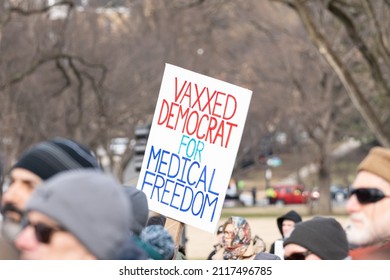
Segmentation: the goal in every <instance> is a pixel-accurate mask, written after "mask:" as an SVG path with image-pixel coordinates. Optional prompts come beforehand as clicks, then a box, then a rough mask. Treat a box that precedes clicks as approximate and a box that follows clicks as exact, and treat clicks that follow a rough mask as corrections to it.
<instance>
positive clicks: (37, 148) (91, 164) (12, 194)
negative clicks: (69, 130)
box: [0, 137, 100, 259]
mask: <svg viewBox="0 0 390 280" xmlns="http://www.w3.org/2000/svg"><path fill="white" fill-rule="evenodd" d="M81 168H93V169H100V166H99V163H98V161H97V159H96V158H95V156H94V155H93V153H92V152H91V151H90V150H89V149H88V148H87V147H85V146H84V145H82V144H80V143H78V142H76V141H73V140H71V139H66V138H60V137H57V138H53V139H51V140H48V141H43V142H39V143H37V144H35V145H34V146H32V147H31V148H29V149H27V150H26V151H24V153H22V155H21V156H20V158H19V159H18V161H17V162H16V163H15V164H14V166H13V167H12V168H11V171H10V172H9V174H8V175H9V179H10V180H9V181H10V184H9V186H8V188H7V189H6V190H5V192H4V193H3V195H2V199H1V214H2V222H1V225H0V228H1V230H0V231H1V238H0V243H9V244H3V245H2V246H3V247H5V248H7V249H8V250H7V251H8V253H7V254H3V255H2V256H4V258H5V259H6V258H7V257H6V256H9V258H10V259H13V258H14V256H16V255H18V254H19V253H18V252H17V251H16V248H15V245H14V244H13V241H14V238H15V236H16V235H17V234H18V233H19V232H20V230H21V222H22V218H23V216H24V210H25V205H26V203H27V201H28V199H29V198H30V196H31V194H32V193H33V191H34V190H35V189H36V187H37V186H38V185H39V184H40V183H42V182H43V181H44V180H46V179H49V178H50V177H52V176H54V175H56V174H57V173H59V172H62V171H66V170H72V169H81ZM12 251H13V252H12Z"/></svg>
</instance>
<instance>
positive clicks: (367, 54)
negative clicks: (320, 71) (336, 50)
mask: <svg viewBox="0 0 390 280" xmlns="http://www.w3.org/2000/svg"><path fill="white" fill-rule="evenodd" d="M328 9H329V11H330V12H331V13H332V14H333V15H335V16H336V18H338V19H339V20H340V21H341V22H342V23H343V25H344V27H345V29H346V31H347V33H348V35H349V38H350V39H351V40H352V43H353V44H354V45H355V46H356V47H357V48H358V49H359V50H360V52H361V53H362V55H363V57H364V58H365V59H366V61H367V63H368V65H369V67H370V70H371V71H370V72H371V75H372V77H373V79H374V80H375V81H376V85H378V86H379V88H380V91H381V95H385V96H390V89H389V88H388V86H387V84H386V82H385V79H384V78H383V75H382V71H381V69H380V67H379V65H378V63H377V60H376V58H375V56H374V54H373V53H372V52H371V51H370V49H369V48H368V47H367V45H366V44H365V42H364V41H363V39H362V38H361V37H360V35H359V34H358V32H357V31H356V28H355V25H354V23H353V21H352V20H351V19H350V18H349V17H348V15H347V14H346V13H344V11H343V10H342V9H340V8H339V7H337V4H336V2H335V1H330V2H329V4H328Z"/></svg>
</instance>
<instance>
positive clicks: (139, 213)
mask: <svg viewBox="0 0 390 280" xmlns="http://www.w3.org/2000/svg"><path fill="white" fill-rule="evenodd" d="M124 190H125V194H126V196H127V197H128V199H129V201H130V205H131V206H132V207H133V209H132V213H133V215H132V216H130V230H131V231H132V232H133V233H134V234H136V235H140V233H141V231H142V230H143V229H144V228H145V226H146V224H147V222H148V218H149V206H148V199H147V198H146V195H145V193H144V192H143V191H140V190H139V189H137V188H136V187H127V186H125V187H124Z"/></svg>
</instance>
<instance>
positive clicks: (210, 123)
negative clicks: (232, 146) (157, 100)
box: [157, 77, 237, 148]
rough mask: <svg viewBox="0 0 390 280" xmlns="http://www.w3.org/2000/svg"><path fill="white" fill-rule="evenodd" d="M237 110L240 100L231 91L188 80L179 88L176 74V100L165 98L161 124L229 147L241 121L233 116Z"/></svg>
mask: <svg viewBox="0 0 390 280" xmlns="http://www.w3.org/2000/svg"><path fill="white" fill-rule="evenodd" d="M236 111H237V100H236V98H235V97H234V96H233V95H231V94H226V93H223V92H220V91H217V90H215V91H214V92H213V93H210V90H209V88H208V87H203V88H202V89H200V87H199V86H198V85H197V84H196V83H191V82H188V81H184V82H183V84H182V85H181V87H180V89H179V85H178V79H177V77H176V78H175V98H174V102H168V101H167V100H166V99H163V101H162V105H161V108H160V113H159V117H158V122H157V124H158V125H165V126H166V127H167V128H169V129H173V130H178V131H180V132H181V133H186V134H187V135H189V136H194V137H196V138H197V139H199V140H204V141H207V142H209V143H211V144H215V143H217V144H219V145H220V146H221V147H224V148H227V147H228V145H229V140H230V136H231V134H232V130H233V128H234V127H237V123H234V122H232V121H231V120H232V119H233V117H234V116H235V114H236Z"/></svg>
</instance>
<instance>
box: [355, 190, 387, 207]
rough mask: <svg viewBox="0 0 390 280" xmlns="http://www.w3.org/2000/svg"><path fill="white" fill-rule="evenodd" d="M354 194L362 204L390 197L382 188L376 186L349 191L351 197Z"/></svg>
mask: <svg viewBox="0 0 390 280" xmlns="http://www.w3.org/2000/svg"><path fill="white" fill-rule="evenodd" d="M353 195H356V198H357V200H358V201H359V203H360V204H367V203H374V202H377V201H379V200H381V199H384V198H386V197H390V196H388V195H385V194H384V193H383V192H382V191H381V190H379V189H375V188H358V189H352V190H351V191H350V192H349V197H351V196H353Z"/></svg>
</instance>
